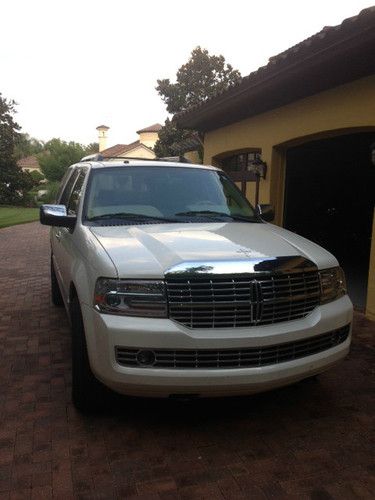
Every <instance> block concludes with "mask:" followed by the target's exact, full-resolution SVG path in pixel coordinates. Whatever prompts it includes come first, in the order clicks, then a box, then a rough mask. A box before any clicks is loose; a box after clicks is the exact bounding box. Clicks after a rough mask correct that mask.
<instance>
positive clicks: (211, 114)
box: [175, 25, 375, 132]
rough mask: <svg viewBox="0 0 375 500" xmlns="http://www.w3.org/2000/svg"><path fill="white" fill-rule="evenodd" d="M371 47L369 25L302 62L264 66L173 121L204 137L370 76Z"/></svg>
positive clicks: (373, 36)
mask: <svg viewBox="0 0 375 500" xmlns="http://www.w3.org/2000/svg"><path fill="white" fill-rule="evenodd" d="M374 45H375V30H374V29H373V26H372V25H371V26H369V27H368V28H366V29H364V30H360V31H356V32H354V33H351V34H350V36H347V37H345V38H342V39H340V40H339V41H337V42H336V43H333V44H330V45H328V46H327V47H323V48H322V49H321V50H319V51H316V52H314V53H312V54H310V55H307V56H305V57H304V58H303V59H298V60H297V61H296V60H293V59H291V60H289V61H285V63H284V64H282V65H276V66H275V67H274V68H268V67H265V68H264V71H260V73H259V74H256V75H255V77H254V78H251V79H249V80H244V81H243V82H242V84H240V85H239V86H238V87H235V88H232V89H229V90H228V91H227V92H225V93H224V94H223V95H220V96H218V97H216V98H214V99H212V101H210V102H208V103H206V104H204V105H203V106H201V107H199V108H198V109H193V110H192V111H190V112H186V113H184V114H183V115H182V116H180V117H179V116H176V117H175V122H176V123H177V126H178V127H181V128H187V129H194V130H198V131H201V132H207V131H209V130H213V129H217V128H219V127H222V126H225V125H229V124H230V123H233V122H235V121H239V120H242V119H246V118H250V117H251V116H255V115H257V114H261V113H263V112H266V111H269V110H271V109H275V108H277V107H280V106H283V105H286V104H289V103H291V102H293V101H296V100H298V99H302V98H304V97H308V96H310V95H313V94H315V93H318V92H321V91H324V90H327V89H329V88H332V87H335V86H338V85H340V84H344V83H348V82H349V81H352V80H355V79H358V78H361V77H365V76H368V75H370V74H373V73H374V72H375V54H374V51H373V47H374ZM348 61H350V64H348ZM279 66H281V67H279Z"/></svg>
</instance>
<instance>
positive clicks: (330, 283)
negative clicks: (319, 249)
mask: <svg viewBox="0 0 375 500" xmlns="http://www.w3.org/2000/svg"><path fill="white" fill-rule="evenodd" d="M319 275H320V290H321V297H320V302H321V304H325V303H327V302H331V301H332V300H335V299H338V298H340V297H342V296H343V295H345V294H346V280H345V275H344V271H343V270H342V269H341V267H333V268H332V269H324V270H323V271H319Z"/></svg>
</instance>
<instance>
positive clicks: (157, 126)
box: [137, 123, 163, 134]
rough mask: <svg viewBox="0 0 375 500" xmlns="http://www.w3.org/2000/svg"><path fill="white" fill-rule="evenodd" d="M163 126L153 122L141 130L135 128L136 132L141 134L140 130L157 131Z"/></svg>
mask: <svg viewBox="0 0 375 500" xmlns="http://www.w3.org/2000/svg"><path fill="white" fill-rule="evenodd" d="M162 128H163V125H160V123H154V124H153V125H150V126H149V127H146V128H143V129H141V130H137V134H141V133H142V132H159V131H160V130H161V129H162Z"/></svg>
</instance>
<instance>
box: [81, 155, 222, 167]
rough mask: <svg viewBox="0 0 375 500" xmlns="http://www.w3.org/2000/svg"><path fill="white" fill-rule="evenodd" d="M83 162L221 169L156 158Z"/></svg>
mask: <svg viewBox="0 0 375 500" xmlns="http://www.w3.org/2000/svg"><path fill="white" fill-rule="evenodd" d="M85 163H89V164H90V165H91V167H92V168H94V169H97V168H110V167H125V168H126V167H133V166H147V167H148V166H150V167H179V168H200V169H203V170H221V169H220V168H218V167H214V166H212V165H200V164H195V163H179V162H172V161H156V160H147V158H145V159H144V160H138V159H137V160H136V159H134V160H132V159H131V158H127V159H126V162H124V161H107V162H102V161H89V160H88V161H87V162H85ZM77 165H82V163H78V164H77Z"/></svg>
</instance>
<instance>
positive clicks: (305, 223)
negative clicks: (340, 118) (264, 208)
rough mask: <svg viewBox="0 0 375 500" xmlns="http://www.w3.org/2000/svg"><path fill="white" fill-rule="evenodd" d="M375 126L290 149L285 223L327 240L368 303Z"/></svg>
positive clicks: (353, 292) (360, 300)
mask: <svg viewBox="0 0 375 500" xmlns="http://www.w3.org/2000/svg"><path fill="white" fill-rule="evenodd" d="M374 143H375V132H366V133H356V134H350V135H341V136H338V137H334V138H329V139H323V140H318V141H311V142H308V143H305V144H303V145H301V146H297V147H293V148H290V149H289V150H288V151H287V161H286V178H285V205H284V227H285V228H287V229H289V230H291V231H294V232H296V233H298V234H301V235H302V236H305V237H306V238H308V239H310V240H312V241H314V242H316V243H318V244H319V245H322V246H323V247H325V248H327V249H328V250H329V251H330V252H332V253H333V254H334V255H335V256H336V257H337V259H338V260H339V262H340V265H341V266H342V267H343V268H344V270H345V273H346V277H347V281H348V289H349V295H350V296H351V299H352V301H353V303H354V305H355V306H356V307H357V308H364V307H365V305H366V291H367V280H368V271H369V257H370V245H371V231H372V219H373V210H374V203H375V165H373V163H372V161H371V150H372V148H373V147H375V144H374Z"/></svg>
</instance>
